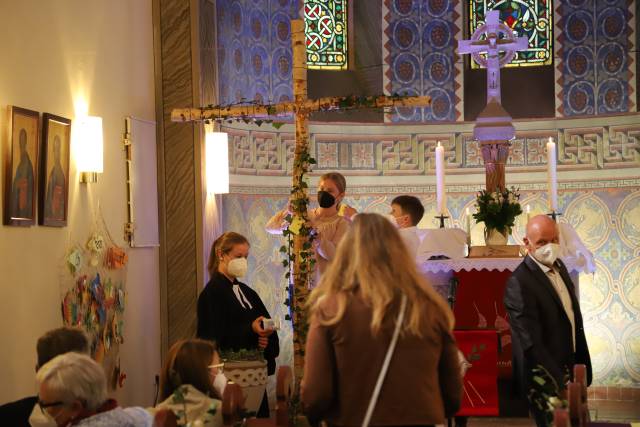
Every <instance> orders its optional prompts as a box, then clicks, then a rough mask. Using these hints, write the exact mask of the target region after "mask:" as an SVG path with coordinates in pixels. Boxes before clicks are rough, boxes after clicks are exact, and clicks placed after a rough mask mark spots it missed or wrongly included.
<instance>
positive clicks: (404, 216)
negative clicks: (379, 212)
mask: <svg viewBox="0 0 640 427" xmlns="http://www.w3.org/2000/svg"><path fill="white" fill-rule="evenodd" d="M423 215H424V206H422V203H420V200H419V199H418V198H417V197H414V196H407V195H403V196H398V197H396V198H395V199H393V200H392V201H391V213H390V214H389V219H390V220H391V222H392V223H393V224H394V225H395V226H396V227H398V231H399V232H400V237H402V241H403V242H404V244H405V245H406V246H407V249H408V250H409V254H411V256H412V258H413V259H415V258H416V254H417V252H418V246H420V237H419V236H418V227H417V225H418V223H419V222H420V220H422V216H423Z"/></svg>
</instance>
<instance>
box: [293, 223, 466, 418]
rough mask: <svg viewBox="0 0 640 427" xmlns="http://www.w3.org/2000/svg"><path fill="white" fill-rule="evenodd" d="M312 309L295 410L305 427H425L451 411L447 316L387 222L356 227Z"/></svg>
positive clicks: (454, 373) (453, 388)
mask: <svg viewBox="0 0 640 427" xmlns="http://www.w3.org/2000/svg"><path fill="white" fill-rule="evenodd" d="M309 306H310V315H311V318H310V321H311V324H310V329H309V334H308V338H307V347H306V353H305V367H304V377H303V381H302V401H303V405H304V410H305V413H306V414H307V415H308V417H309V419H310V420H311V421H313V422H315V421H318V420H326V421H327V422H328V423H329V425H335V426H361V425H365V424H366V425H369V424H370V425H374V426H376V425H379V426H383V425H384V426H392V425H395V426H401V425H423V426H424V425H434V424H440V423H443V421H444V419H445V417H449V416H451V415H453V414H454V413H455V412H456V411H457V410H458V407H459V405H460V399H461V392H462V383H461V378H460V369H459V364H458V355H457V348H456V345H455V342H454V338H453V334H452V329H453V323H454V321H453V314H452V312H451V310H450V309H449V307H448V306H447V305H446V303H445V301H444V300H443V299H442V297H441V296H440V295H438V294H437V293H436V292H435V291H434V290H433V288H432V287H431V286H430V285H429V284H428V283H427V282H426V281H425V280H424V278H423V277H422V276H421V275H420V274H419V273H418V271H417V269H416V265H415V261H414V260H413V259H412V257H411V256H410V255H409V253H408V251H407V248H406V247H405V245H404V243H403V241H402V239H401V237H400V235H399V234H398V231H397V230H396V229H395V227H394V226H393V225H392V224H391V223H390V222H389V221H388V220H387V219H386V218H384V217H383V216H381V215H378V214H365V213H363V214H359V215H358V216H356V217H355V218H354V221H353V224H352V226H351V228H350V230H349V231H348V232H347V234H346V235H345V237H344V238H343V240H342V242H341V243H340V245H339V247H338V250H337V252H336V255H335V258H334V261H333V263H332V264H331V265H330V266H329V269H328V270H327V271H326V272H325V273H324V275H323V276H322V280H321V282H320V284H319V286H318V287H317V288H315V289H314V290H313V292H312V293H311V296H310V298H309Z"/></svg>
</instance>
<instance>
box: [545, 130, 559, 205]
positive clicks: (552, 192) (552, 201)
mask: <svg viewBox="0 0 640 427" xmlns="http://www.w3.org/2000/svg"><path fill="white" fill-rule="evenodd" d="M556 163H557V159H556V143H555V142H553V138H549V142H547V185H548V188H549V209H550V210H551V212H557V210H558V175H557V171H556Z"/></svg>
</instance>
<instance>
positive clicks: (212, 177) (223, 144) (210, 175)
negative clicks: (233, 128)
mask: <svg viewBox="0 0 640 427" xmlns="http://www.w3.org/2000/svg"><path fill="white" fill-rule="evenodd" d="M204 142H205V159H206V162H207V163H206V173H207V193H208V194H227V193H229V135H228V134H227V133H225V132H211V131H207V132H206V134H205V140H204Z"/></svg>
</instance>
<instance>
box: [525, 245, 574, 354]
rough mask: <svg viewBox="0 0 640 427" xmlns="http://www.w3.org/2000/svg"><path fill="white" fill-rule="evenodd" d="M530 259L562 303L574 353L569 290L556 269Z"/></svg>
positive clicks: (572, 316)
mask: <svg viewBox="0 0 640 427" xmlns="http://www.w3.org/2000/svg"><path fill="white" fill-rule="evenodd" d="M529 256H531V255H529ZM531 259H532V260H534V261H535V263H536V264H538V267H540V269H541V270H542V271H543V272H544V274H546V276H547V277H548V278H549V281H550V282H551V284H552V285H553V288H554V289H555V290H556V293H557V294H558V297H560V301H561V302H562V307H563V308H564V311H565V313H566V314H567V317H568V318H569V322H570V323H571V334H572V336H571V338H572V341H573V351H574V352H575V351H576V320H575V315H574V314H573V304H572V303H571V295H569V289H568V288H567V285H566V284H565V283H564V280H562V276H561V275H560V272H559V271H558V269H557V267H549V266H546V265H544V264H542V263H541V262H539V261H538V260H537V259H535V258H534V257H533V256H531Z"/></svg>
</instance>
